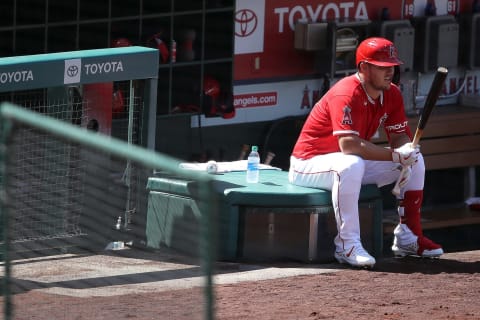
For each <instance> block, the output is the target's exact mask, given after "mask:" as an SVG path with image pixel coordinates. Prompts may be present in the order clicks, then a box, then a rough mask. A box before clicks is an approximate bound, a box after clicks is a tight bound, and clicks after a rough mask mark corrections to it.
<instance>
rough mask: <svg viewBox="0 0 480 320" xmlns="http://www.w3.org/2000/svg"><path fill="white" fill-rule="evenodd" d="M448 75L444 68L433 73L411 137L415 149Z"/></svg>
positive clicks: (393, 190) (397, 186)
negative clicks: (433, 75)
mask: <svg viewBox="0 0 480 320" xmlns="http://www.w3.org/2000/svg"><path fill="white" fill-rule="evenodd" d="M447 74H448V69H447V68H445V67H438V69H437V72H436V73H435V77H434V78H433V82H432V85H431V86H430V90H429V91H428V95H427V99H426V100H425V105H424V106H423V110H422V113H421V114H420V118H419V119H418V124H417V129H416V130H415V135H414V136H413V141H412V146H413V147H414V148H415V147H416V146H417V145H418V142H419V141H420V139H421V138H422V136H423V130H424V129H425V126H426V125H427V122H428V118H430V114H431V113H432V110H433V107H435V105H436V103H437V99H438V97H439V96H440V92H441V91H442V88H443V84H444V82H445V79H446V77H447ZM404 170H406V168H402V173H401V174H400V178H401V177H402V176H403V173H404V172H403V171H404ZM400 178H399V179H397V182H396V183H395V186H394V187H393V189H392V193H393V194H394V195H395V196H398V195H400V185H399V184H400Z"/></svg>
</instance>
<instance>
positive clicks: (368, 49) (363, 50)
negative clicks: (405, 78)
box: [356, 37, 403, 67]
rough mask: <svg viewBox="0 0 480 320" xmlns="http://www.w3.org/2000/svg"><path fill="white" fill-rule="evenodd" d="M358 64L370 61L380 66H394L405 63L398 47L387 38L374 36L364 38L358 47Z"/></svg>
mask: <svg viewBox="0 0 480 320" xmlns="http://www.w3.org/2000/svg"><path fill="white" fill-rule="evenodd" d="M356 60H357V66H358V65H359V64H360V62H368V63H371V64H374V65H376V66H379V67H393V66H398V65H400V64H403V62H402V61H401V60H400V59H399V58H398V52H397V48H395V46H394V44H393V43H392V42H391V41H390V40H387V39H385V38H380V37H373V38H367V39H365V40H363V41H362V42H361V43H360V44H359V45H358V48H357V54H356Z"/></svg>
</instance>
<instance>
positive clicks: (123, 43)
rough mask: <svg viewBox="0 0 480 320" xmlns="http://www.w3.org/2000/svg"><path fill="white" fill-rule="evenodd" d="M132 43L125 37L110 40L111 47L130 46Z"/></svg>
mask: <svg viewBox="0 0 480 320" xmlns="http://www.w3.org/2000/svg"><path fill="white" fill-rule="evenodd" d="M131 45H132V43H131V42H130V40H128V39H127V38H117V39H113V40H112V47H113V48H119V47H130V46H131Z"/></svg>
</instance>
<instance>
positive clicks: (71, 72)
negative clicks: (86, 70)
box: [67, 66, 78, 77]
mask: <svg viewBox="0 0 480 320" xmlns="http://www.w3.org/2000/svg"><path fill="white" fill-rule="evenodd" d="M77 74H78V67H77V66H69V67H68V69H67V76H69V77H75V76H76V75H77Z"/></svg>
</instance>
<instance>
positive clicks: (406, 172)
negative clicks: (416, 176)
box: [398, 166, 412, 188]
mask: <svg viewBox="0 0 480 320" xmlns="http://www.w3.org/2000/svg"><path fill="white" fill-rule="evenodd" d="M411 176H412V167H410V166H403V167H402V169H401V170H400V176H399V178H398V186H399V187H400V188H403V187H404V186H405V185H406V184H407V182H408V181H409V180H410V177H411Z"/></svg>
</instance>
